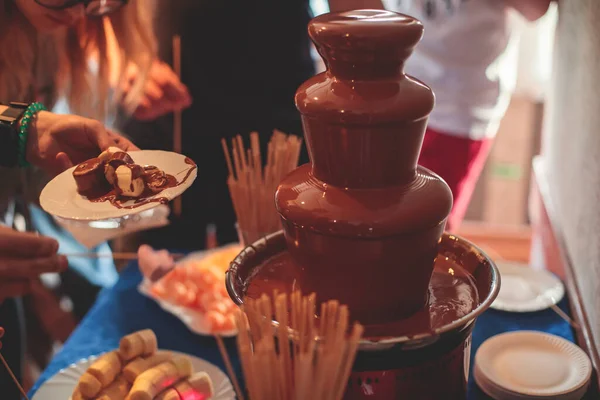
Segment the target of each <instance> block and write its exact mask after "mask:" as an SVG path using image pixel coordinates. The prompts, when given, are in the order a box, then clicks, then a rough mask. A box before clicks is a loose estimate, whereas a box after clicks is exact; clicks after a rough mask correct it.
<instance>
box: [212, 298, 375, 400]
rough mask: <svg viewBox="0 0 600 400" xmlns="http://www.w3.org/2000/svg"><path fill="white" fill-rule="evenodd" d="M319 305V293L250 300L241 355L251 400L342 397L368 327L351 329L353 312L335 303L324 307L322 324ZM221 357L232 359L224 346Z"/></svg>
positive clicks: (241, 326) (242, 320) (242, 318)
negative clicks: (276, 325) (316, 313)
mask: <svg viewBox="0 0 600 400" xmlns="http://www.w3.org/2000/svg"><path fill="white" fill-rule="evenodd" d="M315 302H316V296H315V295H314V294H311V295H309V296H302V295H301V294H300V292H297V291H296V292H294V293H292V294H291V295H290V296H288V295H287V294H275V295H274V297H273V299H271V298H270V297H269V296H267V295H263V296H261V298H259V299H258V300H252V299H247V301H246V303H245V305H244V311H241V310H238V313H237V314H236V325H237V327H238V332H239V333H238V336H237V344H238V353H239V355H240V359H241V364H242V371H243V374H244V381H245V382H246V388H247V392H248V396H249V398H250V399H267V398H268V399H281V400H309V399H314V400H339V399H342V397H343V395H344V392H345V390H346V385H347V382H348V378H349V376H350V372H351V370H352V364H353V363H354V359H355V356H356V352H357V350H358V344H359V340H360V338H361V336H362V333H363V331H364V328H363V327H362V326H361V325H360V324H358V323H355V324H353V325H352V327H351V328H350V326H349V325H350V324H349V313H348V308H347V307H346V306H344V305H340V304H339V302H337V301H335V300H332V301H329V302H327V303H323V304H322V305H321V315H320V317H319V319H318V321H317V318H316V317H315V311H316V304H315ZM273 317H274V318H275V320H276V321H277V322H278V324H279V325H278V328H277V330H275V329H274V327H273V324H272V320H273ZM317 322H318V323H317ZM290 332H291V336H290ZM290 338H291V343H290ZM287 344H290V345H287ZM221 353H222V355H223V357H224V358H225V360H228V355H227V352H226V351H225V349H224V347H223V349H222V350H221ZM226 364H227V362H226ZM240 395H241V394H238V396H240Z"/></svg>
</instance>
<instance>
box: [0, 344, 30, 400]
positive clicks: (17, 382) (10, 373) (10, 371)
mask: <svg viewBox="0 0 600 400" xmlns="http://www.w3.org/2000/svg"><path fill="white" fill-rule="evenodd" d="M0 361H2V364H4V368H6V371H8V374H9V375H10V378H11V379H12V380H13V382H14V383H15V385H17V388H18V389H19V392H21V395H22V396H23V397H24V398H25V400H29V397H27V393H25V390H24V389H23V387H22V386H21V384H20V383H19V380H18V379H17V377H16V376H15V374H14V373H13V371H12V369H10V367H9V366H8V363H7V362H6V360H5V359H4V356H3V355H2V353H0Z"/></svg>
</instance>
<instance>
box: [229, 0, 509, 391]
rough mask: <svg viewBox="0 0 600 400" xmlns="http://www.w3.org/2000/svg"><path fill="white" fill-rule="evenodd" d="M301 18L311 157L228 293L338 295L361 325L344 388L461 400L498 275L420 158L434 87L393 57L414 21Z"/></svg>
mask: <svg viewBox="0 0 600 400" xmlns="http://www.w3.org/2000/svg"><path fill="white" fill-rule="evenodd" d="M308 29H309V33H310V36H311V38H312V40H313V42H314V43H315V45H316V46H317V49H318V51H319V53H320V54H321V56H322V57H323V59H324V60H325V63H326V65H327V71H326V72H324V73H322V74H319V75H317V76H315V77H313V78H311V79H309V80H308V81H307V82H305V83H304V84H303V85H302V86H301V87H300V88H299V89H298V91H297V93H296V106H297V108H298V110H299V111H300V113H301V114H302V121H303V125H304V134H305V138H306V143H307V146H308V150H309V155H310V160H311V163H310V164H306V165H303V166H300V167H299V168H297V169H296V170H294V171H292V172H291V173H290V174H289V175H288V176H287V177H286V178H284V179H283V181H282V182H281V184H280V185H279V187H278V190H277V193H276V196H275V201H276V206H277V210H278V212H279V214H280V216H281V220H282V224H283V232H278V233H274V234H272V235H270V236H267V237H266V238H264V239H262V240H259V241H258V242H256V243H254V244H253V245H252V246H249V247H248V248H246V249H245V250H244V251H242V253H240V255H239V256H238V257H237V258H236V259H235V260H234V261H233V262H232V264H231V267H230V269H229V271H228V272H227V282H226V283H227V289H228V291H229V294H230V295H231V297H232V298H233V300H234V301H235V302H237V303H238V304H242V303H243V301H244V298H245V297H247V296H248V297H257V296H259V295H260V294H261V293H269V294H271V293H272V292H273V290H274V289H277V290H279V291H280V292H281V291H291V290H293V289H300V290H302V292H304V293H310V292H315V293H317V296H318V297H319V298H318V301H319V302H322V301H326V300H329V299H336V300H339V301H340V303H342V304H347V305H348V307H349V309H350V313H351V318H353V319H354V320H358V321H360V322H361V323H362V324H363V325H365V328H366V330H365V338H364V340H363V342H362V344H361V349H360V352H359V354H358V356H357V359H356V362H355V365H354V369H353V374H352V377H351V380H350V382H349V385H348V390H347V393H346V396H345V398H347V399H360V398H369V399H379V398H381V399H390V398H402V399H463V398H465V396H466V380H467V376H468V364H469V362H468V360H469V355H470V335H471V330H472V328H473V325H474V321H475V318H476V317H477V316H478V315H479V314H481V313H482V312H483V311H484V310H485V309H486V308H487V307H489V305H490V304H491V302H492V301H493V300H494V298H495V297H496V295H497V293H498V290H499V277H498V273H497V270H496V268H495V266H494V265H493V263H492V262H491V261H490V260H489V259H488V258H487V257H486V256H485V254H484V253H483V252H482V251H481V250H479V249H478V248H476V247H475V246H473V245H472V244H470V243H469V242H467V241H465V240H463V239H460V238H458V237H456V236H453V235H449V234H444V233H443V231H444V227H445V223H446V218H447V216H448V214H449V212H450V209H451V207H452V195H451V192H450V190H449V188H448V186H447V185H446V183H445V182H444V181H443V180H442V179H441V178H440V177H438V176H437V175H436V174H434V173H432V172H431V171H429V170H427V169H425V168H422V167H420V166H417V160H418V155H419V152H420V149H421V144H422V141H423V136H424V132H425V128H426V125H427V117H428V115H429V113H430V112H431V110H432V108H433V106H434V95H433V93H432V91H431V89H430V88H429V87H427V85H425V84H424V83H422V82H419V81H418V80H416V79H414V78H412V77H410V76H407V75H405V74H404V68H403V65H404V62H405V61H406V59H407V58H408V57H409V56H410V54H411V52H412V50H413V48H414V47H415V46H416V45H417V43H418V42H419V40H420V39H421V37H422V35H423V26H422V24H421V23H420V22H419V21H417V20H415V19H414V18H411V17H408V16H405V15H401V14H397V13H393V12H388V11H381V10H360V11H350V12H344V13H337V14H325V15H322V16H319V17H317V18H315V19H313V20H312V21H311V23H310V24H309V28H308Z"/></svg>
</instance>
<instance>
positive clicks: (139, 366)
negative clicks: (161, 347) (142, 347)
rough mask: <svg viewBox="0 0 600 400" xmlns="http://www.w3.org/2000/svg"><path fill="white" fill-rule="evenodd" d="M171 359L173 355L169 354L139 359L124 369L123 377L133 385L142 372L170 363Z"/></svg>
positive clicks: (158, 354)
mask: <svg viewBox="0 0 600 400" xmlns="http://www.w3.org/2000/svg"><path fill="white" fill-rule="evenodd" d="M171 357H172V355H171V354H170V353H168V352H161V353H156V354H153V355H151V356H149V357H138V358H136V359H134V360H133V361H131V362H130V363H129V364H127V365H126V366H125V368H123V377H124V378H125V379H126V380H127V381H128V382H129V383H133V382H135V379H136V378H137V377H138V376H139V375H140V374H141V373H142V372H144V371H146V370H149V369H150V368H153V367H156V366H157V365H159V364H161V363H163V362H165V361H169V360H170V359H171Z"/></svg>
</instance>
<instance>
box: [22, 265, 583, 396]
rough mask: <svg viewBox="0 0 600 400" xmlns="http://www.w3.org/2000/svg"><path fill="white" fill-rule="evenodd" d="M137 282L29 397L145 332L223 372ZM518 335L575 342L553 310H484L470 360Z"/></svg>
mask: <svg viewBox="0 0 600 400" xmlns="http://www.w3.org/2000/svg"><path fill="white" fill-rule="evenodd" d="M141 279H142V278H141V275H140V272H139V270H138V267H137V264H135V263H134V264H132V265H130V266H129V267H128V268H126V269H125V270H124V271H123V273H122V274H121V277H120V279H119V281H118V282H117V284H116V285H115V286H114V287H112V288H110V289H105V290H104V291H102V292H101V293H100V295H99V297H98V300H97V301H96V304H95V305H94V307H93V308H92V309H91V310H90V312H89V313H88V315H87V316H86V317H85V319H84V320H83V321H82V322H81V324H80V325H79V326H78V327H77V329H76V330H75V332H73V334H72V335H71V337H70V338H69V340H68V341H67V342H66V343H65V345H64V347H63V348H62V350H61V351H60V352H59V353H58V354H57V355H56V357H54V359H53V360H52V362H51V363H50V365H49V366H48V368H47V369H46V370H45V371H44V373H43V374H42V376H41V377H40V379H39V380H38V382H36V384H35V386H34V388H33V389H32V390H31V393H30V395H31V396H33V394H34V393H35V392H36V390H37V389H38V388H39V387H40V385H41V384H43V383H44V382H45V381H46V380H47V379H49V378H50V377H52V376H53V375H54V374H56V373H57V372H58V371H59V370H60V369H62V368H65V367H67V366H68V365H70V364H72V363H74V362H76V361H77V360H80V359H82V358H86V357H89V356H90V355H95V354H99V353H102V352H104V351H107V350H110V349H114V348H116V347H118V344H119V339H120V338H121V337H122V336H123V335H126V334H128V333H131V332H134V331H137V330H140V329H146V328H150V329H153V330H154V331H155V332H156V334H157V336H158V338H159V346H160V347H161V348H163V349H170V350H177V351H182V352H185V353H188V354H194V355H196V356H198V357H201V358H203V359H205V360H207V361H210V362H212V363H213V364H215V365H218V366H219V367H220V368H221V369H222V370H223V371H225V367H224V365H223V361H222V359H221V355H220V353H219V350H218V348H217V346H216V343H215V341H214V339H212V338H210V337H202V336H198V335H196V334H194V333H192V332H191V331H189V330H188V329H187V327H186V326H185V325H184V324H183V323H182V322H181V321H179V320H178V319H177V318H176V317H174V316H172V315H170V314H168V313H166V312H164V311H163V310H162V309H161V308H160V307H159V306H158V305H157V304H156V303H155V302H154V301H152V300H151V299H148V298H146V297H144V296H143V295H141V294H139V293H138V291H137V286H138V284H139V283H140V281H141ZM560 307H561V308H562V309H563V310H564V311H566V312H567V313H568V312H569V310H568V305H567V301H566V299H565V300H563V301H562V302H561V303H560ZM517 330H537V331H544V332H548V333H552V334H555V335H558V336H561V337H563V338H565V339H568V340H570V341H574V335H573V332H572V330H571V327H570V326H569V324H568V323H567V322H565V321H564V320H562V319H561V318H560V317H559V316H558V315H557V314H555V313H554V312H553V311H552V310H549V309H548V310H545V311H541V312H536V313H528V314H516V313H504V312H499V311H495V310H488V311H487V312H485V313H484V314H483V315H482V316H480V317H479V319H478V320H477V324H476V326H475V329H474V332H473V342H472V353H471V357H472V358H473V356H474V355H475V352H476V351H477V349H478V348H479V346H480V345H481V343H483V342H484V341H485V340H486V339H488V338H490V337H492V336H494V335H497V334H499V333H503V332H509V331H517ZM226 344H227V347H228V349H229V351H230V354H232V352H234V351H235V341H234V340H233V339H230V340H228V341H227V342H226ZM233 362H234V368H235V369H236V370H237V371H236V374H238V376H239V373H240V369H239V363H237V360H233ZM472 365H473V360H472V359H471V366H472ZM468 399H469V400H473V399H477V400H479V399H488V397H487V396H486V395H485V394H484V393H483V392H481V391H480V390H479V388H478V387H477V385H476V384H475V382H474V380H473V377H472V376H470V378H469V396H468ZM44 400H46V399H44ZM53 400H54V399H53ZM56 400H58V399H56Z"/></svg>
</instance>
